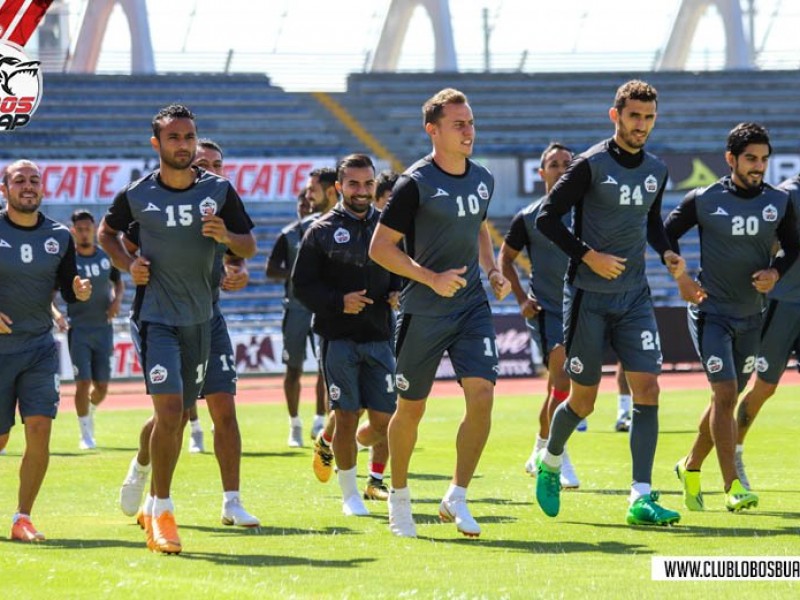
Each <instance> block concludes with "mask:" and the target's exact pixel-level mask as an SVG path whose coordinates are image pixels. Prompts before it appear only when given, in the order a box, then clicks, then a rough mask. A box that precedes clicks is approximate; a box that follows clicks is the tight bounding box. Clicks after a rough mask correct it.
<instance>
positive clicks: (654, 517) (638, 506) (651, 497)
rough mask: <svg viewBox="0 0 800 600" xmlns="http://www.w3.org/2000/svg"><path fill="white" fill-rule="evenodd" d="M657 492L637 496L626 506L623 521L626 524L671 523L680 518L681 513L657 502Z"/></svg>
mask: <svg viewBox="0 0 800 600" xmlns="http://www.w3.org/2000/svg"><path fill="white" fill-rule="evenodd" d="M658 497H659V493H658V492H650V493H649V494H647V495H645V496H639V497H638V498H637V499H636V500H635V501H634V502H633V504H631V505H630V506H629V507H628V514H627V515H626V516H625V521H626V522H627V523H628V525H673V524H675V523H677V522H678V521H680V520H681V515H680V514H679V513H677V512H675V511H674V510H669V509H668V508H664V507H663V506H660V505H659V504H657V500H658Z"/></svg>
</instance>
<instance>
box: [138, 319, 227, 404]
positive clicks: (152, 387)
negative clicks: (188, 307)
mask: <svg viewBox="0 0 800 600" xmlns="http://www.w3.org/2000/svg"><path fill="white" fill-rule="evenodd" d="M131 338H132V339H133V342H134V345H135V346H136V349H137V351H138V352H139V360H140V362H141V365H142V369H144V382H145V387H146V388H147V393H148V394H150V395H151V396H153V395H156V394H180V395H181V396H182V397H183V408H184V410H188V409H189V408H191V407H192V406H194V405H195V403H196V402H197V396H198V395H199V394H200V390H201V389H202V387H203V381H204V379H205V372H206V367H207V364H208V355H209V351H210V346H211V321H205V322H203V323H198V324H196V325H185V326H180V327H176V326H172V325H164V324H162V323H149V322H147V321H143V322H139V323H136V322H135V321H133V320H131Z"/></svg>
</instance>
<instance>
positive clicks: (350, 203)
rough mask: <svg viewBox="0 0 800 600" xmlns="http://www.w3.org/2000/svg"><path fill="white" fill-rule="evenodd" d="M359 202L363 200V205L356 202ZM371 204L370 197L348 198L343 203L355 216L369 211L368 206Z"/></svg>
mask: <svg viewBox="0 0 800 600" xmlns="http://www.w3.org/2000/svg"><path fill="white" fill-rule="evenodd" d="M359 200H363V201H364V202H363V204H362V203H361V202H359V203H358V204H356V202H358V201H359ZM371 203H372V198H371V197H370V196H353V197H352V198H348V199H347V200H345V201H344V205H345V206H346V207H347V208H348V209H349V210H351V211H353V212H354V213H356V214H359V215H362V214H364V213H365V212H367V211H368V210H369V206H370V204H371Z"/></svg>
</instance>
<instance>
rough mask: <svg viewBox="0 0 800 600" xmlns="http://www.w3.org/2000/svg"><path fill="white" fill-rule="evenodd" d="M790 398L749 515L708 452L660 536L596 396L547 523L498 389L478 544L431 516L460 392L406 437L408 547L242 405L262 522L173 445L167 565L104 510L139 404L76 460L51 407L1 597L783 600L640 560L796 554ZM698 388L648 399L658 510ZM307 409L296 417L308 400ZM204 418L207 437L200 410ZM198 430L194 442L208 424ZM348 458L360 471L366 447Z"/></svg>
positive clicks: (799, 528)
mask: <svg viewBox="0 0 800 600" xmlns="http://www.w3.org/2000/svg"><path fill="white" fill-rule="evenodd" d="M799 393H800V390H799V389H798V388H796V387H791V386H787V387H785V388H783V389H781V390H780V391H779V393H778V395H777V396H776V397H775V398H773V399H772V400H770V403H769V404H768V405H767V407H766V409H765V411H764V412H763V413H762V415H761V417H759V421H758V422H757V423H756V425H755V427H754V428H753V431H752V433H751V436H750V438H749V439H748V447H747V452H746V454H745V457H746V459H747V465H748V468H749V473H750V478H751V481H752V483H753V485H754V487H755V489H756V490H757V491H758V492H759V493H760V497H761V505H760V507H759V508H758V509H757V510H755V511H753V512H750V513H747V514H729V513H728V512H727V511H726V510H725V509H724V508H723V504H722V503H723V499H722V494H721V479H720V477H719V474H718V468H717V466H716V458H715V457H714V456H712V457H711V458H710V459H709V461H708V463H707V465H706V469H705V475H704V477H705V479H704V489H705V490H706V505H707V507H708V510H707V512H705V513H702V514H697V513H688V512H687V511H683V512H682V515H683V520H682V522H681V523H680V525H679V526H677V527H674V528H632V527H629V526H627V525H625V523H624V516H625V509H626V495H627V492H628V485H629V480H630V461H629V454H628V443H627V436H625V435H623V434H618V433H613V432H612V431H611V425H612V423H613V418H614V415H613V412H614V410H615V406H616V402H615V399H614V398H613V397H612V396H611V395H609V394H605V395H603V396H601V398H600V400H599V401H598V410H597V411H596V412H595V414H594V415H593V416H592V417H591V418H590V421H589V431H588V432H586V433H576V434H575V435H574V437H573V438H572V440H571V442H570V454H571V456H572V458H573V461H574V463H575V465H576V467H577V469H578V473H579V475H580V477H581V484H582V485H581V489H580V490H578V491H570V492H565V493H564V494H563V501H562V509H561V514H560V515H559V517H557V518H556V519H548V518H547V517H545V516H544V515H543V514H542V513H541V511H540V510H539V508H538V507H537V506H536V505H535V504H534V501H533V479H531V478H530V477H528V476H527V475H525V474H524V471H523V463H524V461H525V459H526V458H527V456H528V453H529V452H530V449H531V444H532V440H533V436H534V434H535V423H536V412H537V411H538V405H539V401H540V399H539V398H532V397H520V396H504V397H499V398H498V399H497V400H496V405H495V411H494V425H493V430H492V436H491V438H490V440H489V444H488V446H487V449H486V452H485V453H484V457H483V460H482V462H481V464H480V467H479V470H478V474H477V476H476V479H475V480H474V482H473V484H472V486H471V487H470V500H471V506H472V511H473V514H474V515H475V516H476V517H477V520H478V521H479V522H480V523H481V526H482V527H483V529H484V532H483V535H482V537H481V538H480V539H478V540H470V539H466V538H463V537H462V536H461V535H460V534H458V533H457V532H456V530H455V527H454V526H453V525H444V524H440V523H439V522H438V517H437V507H438V503H439V500H440V498H441V496H442V494H443V493H444V491H445V490H446V488H447V485H448V481H449V478H450V473H451V471H452V465H453V460H454V435H455V431H456V427H457V424H458V421H459V419H460V415H461V412H462V410H463V403H462V402H461V401H460V400H459V399H453V398H437V399H433V400H431V401H430V402H429V407H428V413H427V415H426V418H425V421H424V423H423V426H422V428H421V431H420V441H419V444H418V447H417V452H416V454H415V457H414V460H413V462H412V473H413V475H412V479H411V488H412V494H413V496H414V498H415V504H414V513H415V518H416V520H417V524H418V532H419V534H420V537H419V539H416V540H407V539H397V538H394V537H392V536H391V534H390V533H389V530H388V527H387V518H386V506H385V505H383V504H378V503H371V504H370V506H371V508H372V510H373V514H372V515H371V516H370V517H365V518H353V517H350V518H348V517H344V516H343V515H342V514H341V510H340V497H339V493H338V486H337V485H336V483H335V479H334V480H331V482H329V483H328V484H324V485H323V484H320V483H318V482H317V481H316V479H315V478H314V476H313V474H312V472H311V468H310V466H311V450H310V449H309V448H304V449H300V450H290V449H288V448H286V447H285V440H286V431H287V422H286V417H285V409H284V408H283V407H282V406H279V405H248V406H242V407H240V409H239V415H240V422H241V426H242V433H243V438H244V458H243V465H242V481H243V486H242V488H243V489H242V492H243V499H244V502H245V506H246V507H247V508H248V509H249V510H250V511H251V512H254V513H255V514H257V515H258V516H259V517H260V518H261V520H262V522H263V523H264V527H262V528H261V529H260V530H257V531H243V530H235V529H232V528H227V527H224V526H222V525H220V523H219V509H220V501H221V500H220V498H221V493H220V491H221V490H220V487H219V477H218V472H217V467H216V463H215V460H214V457H213V455H212V454H204V455H200V456H198V455H189V454H188V453H184V454H183V456H182V457H181V460H180V463H179V465H178V470H177V473H176V478H175V485H174V491H173V498H174V500H175V502H176V506H177V517H178V523H179V524H180V528H181V534H182V538H183V544H184V552H183V554H181V555H180V556H178V557H172V556H161V555H154V554H151V553H150V552H148V551H147V550H146V549H145V547H144V538H143V534H142V532H141V531H140V530H139V528H138V527H137V526H136V525H135V524H134V522H133V520H132V519H130V518H127V517H125V516H123V515H122V513H121V512H120V510H119V508H118V505H117V494H118V489H119V485H120V483H121V482H122V479H123V478H124V475H125V472H126V468H127V465H128V462H129V461H130V458H131V456H132V453H133V452H134V447H135V440H136V436H137V431H138V427H139V426H140V424H141V423H142V421H143V419H144V418H145V416H146V414H147V413H146V411H141V410H140V411H106V412H102V411H101V412H100V413H99V415H98V417H97V421H96V422H97V433H98V443H99V444H100V445H101V447H102V448H101V450H100V451H98V452H92V453H84V452H81V451H79V450H77V423H76V421H75V418H74V416H73V415H72V414H62V415H61V416H60V418H59V419H58V420H57V421H56V427H55V432H54V437H53V443H52V451H53V456H52V459H51V462H50V470H49V474H48V477H47V479H46V481H45V484H44V488H43V490H42V493H41V494H40V496H39V500H38V502H37V505H36V508H35V511H34V522H35V523H36V525H37V526H38V527H39V528H40V529H41V530H42V531H44V532H45V533H46V534H47V536H48V540H47V542H46V543H44V544H41V545H37V546H29V545H23V544H14V543H11V542H8V541H6V540H5V539H4V540H3V541H2V542H0V580H2V590H3V591H2V597H3V598H8V599H13V598H40V597H45V596H47V597H50V598H59V599H61V598H105V597H112V598H115V599H116V598H145V597H147V598H166V597H174V598H192V599H199V598H222V597H231V598H236V599H237V600H238V599H243V598H278V597H280V598H293V597H296V598H304V597H312V598H323V597H332V598H380V597H390V598H398V597H400V598H412V597H414V598H474V597H477V598H480V597H485V598H532V597H537V598H538V597H542V598H560V597H563V598H578V597H583V598H634V597H638V598H642V597H648V596H654V595H656V594H658V595H662V594H667V595H669V596H670V597H674V598H677V597H689V596H692V597H695V598H696V597H707V598H717V597H723V595H725V596H732V597H751V598H753V597H754V598H765V597H770V598H795V597H797V595H798V593H800V585H798V584H797V583H786V582H782V583H781V582H750V583H735V582H652V581H651V580H650V557H651V556H654V555H656V556H659V555H687V556H703V555H719V556H726V555H771V556H774V555H781V556H783V555H787V556H798V555H800V483H798V482H800V459H798V443H797V441H796V440H797V434H798V431H800V409H799V408H798V405H797V396H798V394H799ZM706 396H707V394H706V392H705V391H700V392H691V393H690V392H665V393H663V395H662V408H661V437H660V443H659V448H658V454H657V457H656V470H655V477H654V486H655V488H656V489H660V490H661V491H662V494H663V495H662V500H663V503H664V504H665V505H667V506H669V507H670V508H679V507H681V496H680V491H679V485H678V481H677V480H676V479H675V476H674V475H673V473H672V466H673V465H674V463H675V461H676V459H678V458H679V457H680V456H682V455H683V454H685V453H686V451H687V450H688V447H689V444H690V440H691V439H692V436H693V431H694V428H695V424H696V422H697V419H698V417H699V414H700V412H701V410H702V407H703V406H704V404H705V402H706ZM304 411H305V412H310V411H309V409H308V407H307V405H305V406H304ZM201 415H202V416H203V417H202V418H203V419H204V423H205V424H206V428H208V424H209V423H210V421H209V419H208V416H207V413H206V411H205V409H204V408H201ZM306 421H307V422H308V418H306ZM206 436H207V437H206V439H207V442H208V441H209V440H208V438H209V432H208V431H206ZM21 449H22V430H21V428H20V427H16V428H15V429H14V430H13V432H12V440H11V443H10V445H9V455H8V456H2V457H0V481H1V482H2V486H0V506H2V507H3V508H2V511H0V518H1V519H2V523H3V525H2V527H3V530H2V532H1V533H2V535H3V536H6V535H7V532H8V529H7V528H8V527H9V523H10V517H11V514H12V513H13V509H14V506H15V503H16V478H17V475H16V471H17V467H18V464H19V456H20V452H21ZM359 460H360V463H361V465H360V466H361V469H360V471H361V472H362V473H363V472H364V471H365V469H366V462H367V456H366V454H365V453H362V454H361V455H360V457H359Z"/></svg>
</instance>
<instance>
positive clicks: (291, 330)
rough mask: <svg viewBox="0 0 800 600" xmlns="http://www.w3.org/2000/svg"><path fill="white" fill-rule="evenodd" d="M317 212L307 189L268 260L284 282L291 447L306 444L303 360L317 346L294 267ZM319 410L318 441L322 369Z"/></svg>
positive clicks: (270, 272) (319, 420)
mask: <svg viewBox="0 0 800 600" xmlns="http://www.w3.org/2000/svg"><path fill="white" fill-rule="evenodd" d="M313 211H314V208H313V204H312V202H311V200H310V199H309V198H308V196H307V192H306V191H305V190H304V191H303V192H301V193H300V195H299V196H298V197H297V220H296V221H292V222H291V223H289V224H288V225H287V226H286V227H284V228H283V229H282V230H281V233H280V235H279V236H278V239H277V241H276V242H275V245H274V246H273V248H272V253H271V254H270V255H269V260H268V261H267V269H266V275H267V277H269V278H270V279H280V280H282V281H283V282H284V296H283V323H282V324H281V330H282V333H283V356H282V359H283V363H284V364H285V365H286V374H285V375H284V377H283V393H284V396H285V397H286V408H287V409H288V410H289V439H288V442H287V443H288V445H289V447H290V448H302V447H303V422H302V420H301V419H300V415H299V409H300V376H301V375H302V374H303V362H304V361H305V359H306V346H307V345H308V342H309V340H310V341H311V346H312V348H314V347H315V346H316V343H315V340H314V334H313V333H312V331H311V314H312V313H311V312H310V311H309V310H308V309H307V308H306V307H305V306H304V305H303V303H302V302H300V301H299V300H297V298H295V295H294V289H293V287H292V282H291V275H292V266H294V261H295V259H296V258H297V250H298V248H300V241H301V240H302V239H303V235H304V234H305V232H306V230H307V229H308V228H309V227H310V226H311V224H312V223H313V222H314V218H316V217H317V216H318V215H315V217H314V218H311V219H309V218H307V217H308V216H309V215H311V214H312V213H313ZM316 394H317V412H316V415H315V416H314V423H313V425H312V426H311V438H312V439H314V440H316V438H317V435H319V432H320V431H322V428H323V427H324V425H325V412H326V411H325V381H324V380H323V377H322V372H320V373H319V374H318V376H317V386H316Z"/></svg>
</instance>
